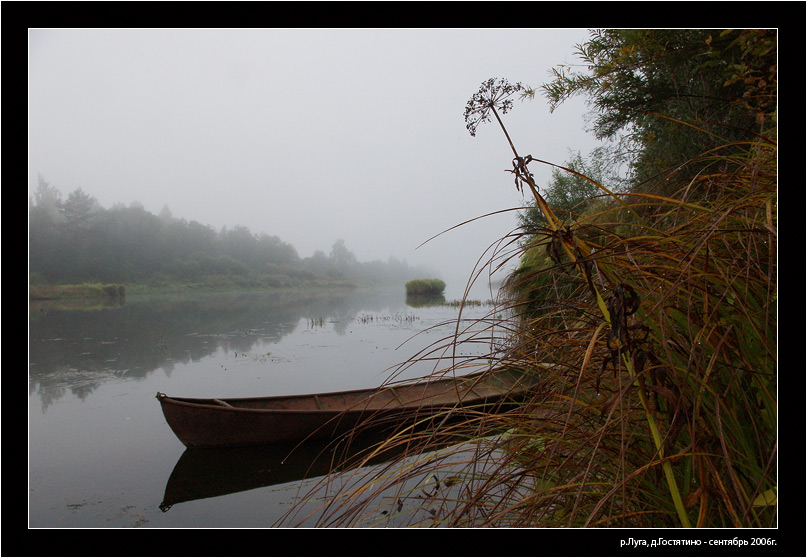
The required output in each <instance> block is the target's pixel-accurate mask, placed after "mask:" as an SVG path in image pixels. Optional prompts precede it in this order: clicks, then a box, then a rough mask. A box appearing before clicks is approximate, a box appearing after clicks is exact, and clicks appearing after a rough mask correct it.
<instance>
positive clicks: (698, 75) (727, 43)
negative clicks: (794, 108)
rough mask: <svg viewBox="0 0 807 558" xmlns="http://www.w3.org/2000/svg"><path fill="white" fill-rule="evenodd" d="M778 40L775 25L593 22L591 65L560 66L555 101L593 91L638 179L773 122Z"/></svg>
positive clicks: (584, 53) (581, 50)
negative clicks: (609, 25)
mask: <svg viewBox="0 0 807 558" xmlns="http://www.w3.org/2000/svg"><path fill="white" fill-rule="evenodd" d="M776 42H777V32H776V30H772V29H763V30H755V29H747V30H712V29H691V30H680V29H608V30H597V31H592V32H591V34H590V38H589V40H588V41H587V42H586V43H585V44H582V45H579V46H578V52H577V54H578V55H579V56H580V58H581V59H582V61H583V63H584V65H585V68H586V71H584V72H580V71H576V70H573V69H572V68H571V67H569V66H566V65H562V66H558V67H556V68H555V69H554V70H553V72H554V79H553V80H552V81H550V82H549V83H546V84H544V85H543V86H542V89H543V91H544V93H545V94H546V96H547V98H548V99H549V102H550V107H551V109H552V110H554V109H555V108H556V107H557V106H558V105H560V104H561V103H563V101H565V100H566V99H568V98H570V97H572V96H575V95H583V96H585V97H586V99H587V102H588V103H589V105H590V106H591V107H592V109H593V111H594V121H593V132H594V134H595V136H596V137H597V138H600V139H605V138H607V139H619V140H620V141H621V142H622V146H623V148H624V149H625V150H626V151H627V152H629V153H631V154H632V155H633V164H632V170H633V172H634V174H635V179H634V180H635V182H637V183H638V182H642V181H644V180H647V179H649V178H651V177H653V176H656V175H657V174H658V173H659V172H663V171H666V170H668V169H670V168H672V167H674V166H678V165H681V164H682V163H685V162H687V161H690V160H692V159H693V158H695V157H696V156H697V155H699V154H701V153H704V152H705V151H707V150H708V149H710V148H712V147H715V146H718V145H725V144H727V143H731V142H733V141H737V140H747V139H748V138H749V137H752V136H753V135H754V134H756V133H760V132H761V131H762V130H764V129H765V128H766V127H769V126H770V125H771V123H772V121H773V120H775V111H776V94H777V89H776V84H777V63H776V52H777V50H776ZM702 132H706V133H702ZM697 170H698V168H697V167H696V166H694V165H693V168H692V170H691V172H690V175H694V174H695V173H696V172H697Z"/></svg>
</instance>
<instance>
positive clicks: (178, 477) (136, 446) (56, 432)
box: [28, 289, 492, 528]
mask: <svg viewBox="0 0 807 558" xmlns="http://www.w3.org/2000/svg"><path fill="white" fill-rule="evenodd" d="M491 311H492V307H491V306H489V305H482V306H473V307H466V308H464V309H463V311H462V317H463V322H462V324H463V327H462V328H460V330H462V329H464V327H466V325H471V326H472V327H471V331H470V332H468V333H466V334H465V335H474V334H475V332H476V331H477V330H479V329H481V328H482V327H483V326H482V325H481V324H476V325H474V319H476V318H481V317H484V316H485V315H487V314H488V313H490V312H491ZM458 313H459V310H458V309H457V308H456V307H452V306H447V305H437V306H410V305H407V301H406V298H405V294H404V292H403V289H400V290H394V291H377V290H355V291H344V292H339V293H324V292H319V293H299V292H297V293H292V292H289V293H282V294H271V295H270V294H265V293H215V294H214V293H207V294H199V295H193V296H190V295H160V296H130V297H128V298H127V299H126V300H125V302H123V303H118V304H109V305H105V304H100V303H97V304H96V303H92V304H89V305H84V306H79V307H75V308H65V307H62V306H59V305H56V304H53V303H32V304H31V306H30V309H29V379H28V385H29V399H28V405H29V409H28V421H29V423H28V458H29V477H28V484H29V486H28V518H29V527H34V528H36V527H270V526H273V525H276V524H277V523H278V522H279V521H280V520H281V518H282V517H283V515H284V514H285V513H286V512H287V511H288V510H289V508H290V507H291V505H292V504H293V503H294V502H295V501H296V499H297V498H299V496H300V494H302V493H305V492H306V487H307V486H310V483H312V482H314V480H315V479H314V480H312V478H311V477H315V476H316V475H317V474H318V473H317V470H316V469H314V468H312V467H311V465H312V463H311V462H312V460H313V457H311V455H313V454H310V453H309V454H306V453H305V450H300V452H298V457H299V459H298V460H297V462H293V460H288V461H283V462H282V463H281V461H282V460H281V459H279V457H278V455H279V453H282V451H283V449H282V448H275V450H269V449H264V450H253V451H247V452H241V453H239V452H237V451H236V452H233V451H230V452H225V453H221V452H219V453H218V454H216V453H209V454H206V455H205V458H204V459H202V460H201V462H200V461H199V459H198V455H197V454H194V453H192V452H186V451H185V447H184V446H183V445H182V444H181V443H180V442H179V440H178V439H177V438H176V437H175V436H174V434H173V432H172V431H171V429H170V428H169V427H168V425H167V424H166V422H165V420H164V418H163V415H162V412H161V410H160V405H159V403H158V402H157V400H156V399H155V395H156V393H157V392H164V393H166V394H168V395H175V396H187V397H249V396H264V395H282V394H294V393H316V392H324V391H337V390H347V389H357V388H365V387H374V386H377V385H379V384H381V383H382V382H384V381H385V380H387V379H388V378H389V377H390V375H391V374H393V373H394V372H395V370H396V367H397V365H398V364H400V363H402V362H405V361H407V360H408V359H409V358H411V357H413V356H415V355H417V354H418V353H419V352H420V351H422V350H424V349H426V348H428V347H437V348H438V351H437V352H436V353H434V354H433V355H432V356H434V357H437V356H444V357H445V358H442V359H438V360H434V359H430V360H425V361H421V362H417V363H416V364H413V365H411V366H408V367H405V368H404V369H403V370H400V371H399V375H398V376H397V378H399V379H403V378H414V377H419V376H423V375H425V374H428V373H429V372H431V371H432V370H433V369H435V368H438V367H440V368H442V367H445V366H448V365H449V364H450V362H451V360H450V359H451V358H452V351H451V350H448V351H445V350H443V349H440V347H444V346H446V345H447V343H448V341H450V338H451V336H452V335H453V334H454V333H455V330H456V329H457V328H456V326H457V322H456V319H457V317H458ZM466 319H467V320H468V321H467V322H466V321H465V320H466ZM485 335H487V334H485ZM491 350H492V347H491V344H490V343H489V342H477V343H470V344H467V343H466V344H462V345H460V347H459V349H458V350H457V351H456V353H455V354H454V355H453V356H454V358H459V359H464V358H466V357H469V356H473V355H483V354H487V353H489V352H490V351H491ZM186 453H187V454H186ZM214 462H215V463H216V465H215V467H216V469H215V470H216V474H215V475H212V476H213V477H215V478H214V479H212V480H213V481H214V482H215V483H217V485H216V486H212V485H211V484H210V483H209V482H208V481H211V478H210V477H211V474H210V470H209V469H210V467H211V466H212V465H211V464H212V463H214ZM268 463H271V466H269V465H268ZM251 464H252V465H251ZM253 465H254V466H253ZM295 468H296V469H295ZM270 469H271V471H270ZM298 469H299V470H298ZM306 471H308V473H307V476H308V477H309V479H308V480H302V477H303V476H306ZM319 474H322V473H321V472H320V473H319ZM227 475H230V476H231V477H232V479H233V482H234V484H233V485H232V486H223V484H224V483H223V480H224V479H223V477H225V476H227ZM169 481H170V482H169Z"/></svg>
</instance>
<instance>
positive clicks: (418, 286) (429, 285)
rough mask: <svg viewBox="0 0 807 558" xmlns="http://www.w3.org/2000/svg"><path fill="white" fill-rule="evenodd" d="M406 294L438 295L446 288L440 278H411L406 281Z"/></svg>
mask: <svg viewBox="0 0 807 558" xmlns="http://www.w3.org/2000/svg"><path fill="white" fill-rule="evenodd" d="M405 286H406V294H407V295H424V296H439V295H442V294H443V292H445V290H446V284H445V282H444V281H442V280H440V279H413V280H411V281H408V282H407V283H406V285H405Z"/></svg>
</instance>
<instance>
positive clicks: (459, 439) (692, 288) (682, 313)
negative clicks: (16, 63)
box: [327, 80, 777, 527]
mask: <svg viewBox="0 0 807 558" xmlns="http://www.w3.org/2000/svg"><path fill="white" fill-rule="evenodd" d="M519 90H520V86H519V85H518V84H516V85H515V86H512V85H510V84H507V83H506V82H503V81H499V82H496V81H494V80H490V81H488V82H485V83H484V84H483V87H482V88H480V91H479V93H477V94H476V95H475V96H474V97H473V98H472V99H471V101H470V102H469V105H468V107H467V109H466V121H467V122H468V125H469V131H470V132H471V133H472V134H474V133H475V131H476V126H477V125H478V124H479V123H480V122H483V121H486V120H490V119H491V117H493V118H495V119H496V121H497V122H498V124H499V125H500V127H501V129H502V131H503V132H504V134H505V137H506V139H507V141H508V143H509V144H510V146H511V148H512V151H513V155H514V158H513V161H512V163H513V166H512V170H511V172H512V174H513V177H514V180H515V183H516V186H517V187H519V188H523V187H524V186H526V187H527V191H528V192H529V193H530V194H531V195H532V196H533V198H534V202H535V205H536V206H537V207H538V208H539V209H540V211H541V212H542V214H543V216H544V218H545V221H546V226H545V227H544V228H543V229H540V230H537V231H536V230H531V231H523V230H517V231H514V232H512V233H511V234H509V235H507V236H505V237H504V238H502V239H501V240H500V241H498V242H497V243H495V244H493V245H491V248H492V250H491V253H490V254H491V255H490V259H489V260H488V261H487V262H486V266H487V267H489V268H490V269H493V268H500V267H502V266H504V265H508V264H512V263H514V262H516V263H517V265H518V267H517V269H516V271H514V272H513V273H512V274H511V276H510V277H509V279H508V281H507V284H506V285H505V289H504V293H503V294H504V295H506V296H503V297H502V300H501V301H500V303H499V305H498V306H497V307H496V308H494V309H493V310H492V311H491V313H490V315H489V317H488V318H486V319H485V320H482V321H481V323H479V324H477V329H476V331H475V332H474V334H473V335H471V338H470V341H471V342H489V343H490V345H491V353H490V354H488V355H485V357H484V359H487V362H488V364H487V366H489V367H490V368H491V369H492V368H494V367H510V368H517V369H519V370H522V371H523V372H524V373H525V374H538V375H540V376H541V378H542V380H543V381H542V383H541V387H540V388H539V389H536V390H535V393H534V396H533V398H532V400H531V401H529V402H527V403H526V404H524V405H522V406H521V407H520V408H518V409H516V410H513V411H510V412H507V413H501V414H497V415H490V414H483V413H480V414H479V416H477V417H475V418H474V419H472V420H468V421H466V422H464V423H462V424H459V425H456V424H454V425H451V426H446V427H444V428H439V429H437V430H430V431H426V432H423V433H419V434H415V433H414V431H410V430H409V425H404V426H402V427H401V430H400V431H398V432H397V433H396V434H395V435H393V436H390V438H389V439H388V440H387V441H385V442H384V443H382V444H381V446H380V447H390V446H400V445H403V446H405V447H406V448H407V452H405V453H404V455H405V457H403V458H401V459H399V460H396V461H394V462H392V463H390V464H389V465H388V466H386V467H385V468H384V469H383V470H382V471H380V472H378V470H376V472H374V473H372V475H373V476H372V478H371V479H367V478H360V482H356V483H355V484H351V485H350V488H347V485H343V486H342V488H341V489H339V490H337V491H336V493H335V494H334V495H333V498H331V499H329V501H328V504H327V509H328V512H329V513H328V514H327V524H329V525H362V524H363V525H367V524H372V525H377V524H385V525H386V524H389V522H390V521H393V518H394V520H395V521H399V522H404V523H407V524H418V525H421V524H428V525H444V526H542V527H553V526H566V527H577V526H585V527H681V526H683V527H690V526H692V527H775V526H776V525H777V507H776V490H777V477H776V473H777V374H776V370H777V368H776V365H777V337H776V335H777V321H776V320H777V304H776V302H777V224H776V214H777V201H776V200H777V198H776V171H777V167H776V139H775V133H776V131H775V129H768V130H766V132H765V133H764V134H759V135H757V136H755V137H753V138H750V139H749V140H747V141H744V142H726V143H723V144H720V145H718V146H717V147H715V148H714V149H711V150H710V151H708V152H705V153H702V154H701V155H700V156H699V157H697V159H696V160H692V161H684V162H682V164H681V165H680V166H678V167H676V168H675V169H671V170H670V171H669V172H667V173H665V174H663V175H660V176H658V177H657V178H656V179H655V180H654V181H650V182H647V183H645V184H641V185H638V186H637V187H635V188H633V189H632V190H630V191H628V192H615V191H611V190H609V189H608V188H607V186H605V185H603V184H599V183H596V182H594V181H592V183H594V184H595V185H596V186H597V187H598V188H599V189H600V190H601V192H602V195H601V196H600V197H599V200H597V203H592V204H589V206H587V207H588V209H586V210H585V211H583V212H582V213H581V214H578V215H573V216H572V217H571V218H570V219H567V220H565V221H562V220H560V219H558V217H557V216H556V215H555V213H554V212H553V210H552V208H551V207H550V206H549V205H548V204H547V202H546V200H545V199H544V198H543V197H542V196H541V194H540V189H539V187H538V186H537V185H536V183H535V181H534V178H533V175H532V174H531V172H530V170H529V169H530V165H534V164H551V163H548V162H545V161H540V160H538V159H535V158H533V157H531V156H530V155H526V156H522V155H520V154H519V153H518V151H517V150H516V147H515V145H514V143H513V141H512V140H511V138H510V136H509V134H508V133H507V130H506V128H505V126H504V123H503V121H502V118H501V114H504V113H505V112H507V111H508V110H509V109H510V107H511V106H512V103H511V102H509V100H508V97H509V96H510V95H512V94H514V93H516V92H518V91H519ZM500 113H501V114H500ZM690 125H691V124H690ZM690 164H691V165H692V166H693V167H696V168H699V169H700V170H699V171H698V173H697V175H695V176H694V177H692V176H689V175H687V174H685V173H684V172H683V169H686V168H688V165H690ZM552 166H555V167H557V168H560V169H561V170H564V171H568V172H574V171H571V170H570V169H563V167H560V166H558V165H552ZM482 267H485V266H480V268H479V269H478V270H475V272H474V274H473V276H472V279H474V280H475V279H476V278H478V277H479V276H480V275H481V269H482ZM499 316H501V319H499V318H498V317H499ZM471 329H472V328H471V327H470V326H468V327H467V328H465V327H461V326H460V322H459V321H458V325H457V331H456V335H455V336H454V337H453V338H447V339H444V340H441V342H440V343H438V344H436V345H435V347H434V348H433V351H434V352H442V353H445V352H452V351H453V352H456V349H455V348H454V346H455V342H456V340H457V339H458V338H459V337H460V333H461V332H467V331H470V330H471ZM418 358H430V357H429V354H424V355H420V356H419V357H418ZM479 362H483V361H478V362H477V364H479ZM470 364H473V363H470V362H468V361H462V362H457V363H456V366H455V367H453V368H450V369H448V370H441V371H436V373H439V374H459V373H462V371H463V368H464V367H466V366H469V365H470ZM447 437H450V439H451V440H452V441H453V442H452V443H451V444H449V445H448V448H447V449H446V448H445V447H444V448H443V450H441V451H439V452H436V453H428V450H430V449H433V448H435V447H437V446H436V445H435V442H436V441H442V442H443V444H445V440H446V439H447ZM364 474H367V473H366V471H365V472H356V475H358V476H359V477H361V475H364ZM430 479H431V481H432V482H431V484H430ZM354 480H356V479H354ZM449 480H450V482H448V481H449ZM424 487H433V488H434V491H433V492H428V493H429V494H430V495H431V496H430V498H431V499H427V498H426V497H425V496H424V494H426V492H424V490H425V488H424ZM430 490H431V489H430Z"/></svg>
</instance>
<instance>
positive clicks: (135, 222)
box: [28, 176, 423, 287]
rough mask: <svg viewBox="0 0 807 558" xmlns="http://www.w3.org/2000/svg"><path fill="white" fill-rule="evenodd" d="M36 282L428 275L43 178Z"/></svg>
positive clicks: (295, 281)
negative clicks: (113, 201) (305, 248)
mask: <svg viewBox="0 0 807 558" xmlns="http://www.w3.org/2000/svg"><path fill="white" fill-rule="evenodd" d="M28 254H29V276H30V277H33V278H35V279H36V281H37V282H44V283H81V282H106V283H131V282H137V283H161V282H166V281H168V282H174V283H198V282H202V283H207V284H216V285H219V284H220V285H225V284H227V283H228V282H232V281H233V280H234V281H236V283H237V284H240V285H245V286H255V287H260V286H270V287H290V286H297V285H301V284H306V283H310V282H314V281H320V282H321V281H334V280H347V281H353V282H363V283H372V284H379V283H396V284H401V283H403V282H404V281H406V280H407V279H410V278H412V277H414V276H417V275H418V274H420V273H422V272H423V270H419V269H417V268H410V266H408V265H407V264H406V262H400V261H398V260H396V259H395V258H390V260H389V261H388V262H367V263H364V262H358V261H357V260H356V257H355V255H354V254H353V253H352V252H350V250H348V249H347V247H346V245H345V242H344V241H343V240H341V239H340V240H337V241H336V242H335V243H334V245H333V249H332V251H331V254H330V256H325V254H324V253H322V252H321V251H319V252H317V253H315V254H314V256H312V257H309V258H301V257H300V256H299V255H298V253H297V250H296V249H295V248H294V246H292V245H291V244H289V243H287V242H284V241H283V240H281V239H280V238H279V237H277V236H273V235H268V234H265V233H261V234H255V233H252V232H251V231H250V230H249V229H248V228H247V227H244V226H235V227H233V228H227V227H224V228H222V229H221V230H219V231H216V230H215V229H213V228H212V227H210V226H206V225H203V224H201V223H199V222H197V221H186V220H185V219H177V218H174V217H173V216H172V214H171V211H170V209H168V208H167V207H163V209H162V211H160V214H159V215H154V214H152V213H150V212H148V211H146V210H145V209H144V208H143V206H142V205H140V204H138V203H132V204H130V205H129V206H128V207H126V206H123V205H116V206H114V207H112V208H110V209H104V208H103V207H101V206H100V204H98V202H97V200H96V199H95V198H93V197H92V196H91V195H89V194H87V193H85V192H84V191H83V190H81V189H80V188H79V189H76V190H74V191H73V192H71V193H70V194H68V196H67V198H66V199H64V201H63V200H62V194H61V192H60V191H59V190H58V189H57V188H55V187H53V186H51V185H50V184H48V183H47V182H46V181H45V179H44V178H43V177H42V176H40V177H39V184H38V186H37V189H36V190H35V192H34V195H33V197H32V199H30V200H29V230H28Z"/></svg>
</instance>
